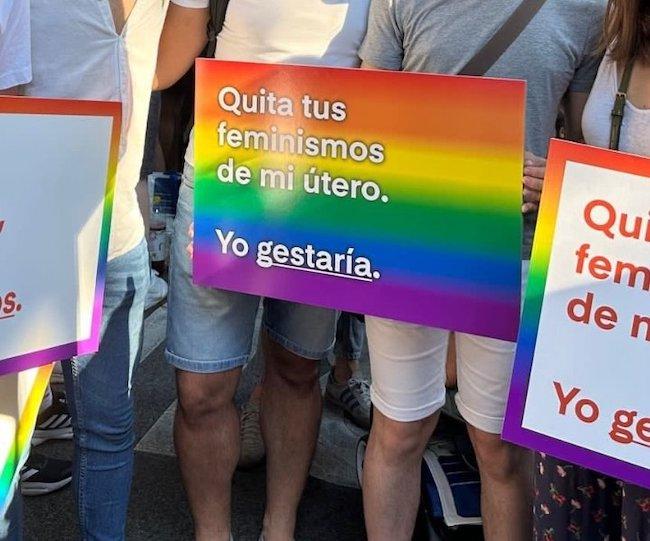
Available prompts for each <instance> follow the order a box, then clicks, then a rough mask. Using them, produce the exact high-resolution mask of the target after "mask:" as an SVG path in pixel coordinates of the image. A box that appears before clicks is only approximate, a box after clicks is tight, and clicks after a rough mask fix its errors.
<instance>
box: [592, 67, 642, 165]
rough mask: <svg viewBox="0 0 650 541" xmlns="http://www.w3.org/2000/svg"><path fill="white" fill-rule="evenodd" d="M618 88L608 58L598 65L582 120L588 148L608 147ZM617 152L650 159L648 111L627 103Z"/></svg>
mask: <svg viewBox="0 0 650 541" xmlns="http://www.w3.org/2000/svg"><path fill="white" fill-rule="evenodd" d="M618 87H619V77H618V69H617V65H616V63H615V62H613V61H612V59H611V58H610V56H609V55H607V56H605V59H604V60H603V62H602V64H601V65H600V69H599V70H598V76H597V77H596V81H595V83H594V87H593V89H592V91H591V95H590V96H589V100H588V101H587V106H586V107H585V112H584V115H583V117H582V132H583V134H584V137H585V142H586V143H587V144H588V145H592V146H597V147H603V148H608V147H609V136H610V132H611V126H612V117H611V115H612V108H613V107H614V101H615V100H616V93H617V92H618ZM619 150H621V151H623V152H629V153H631V154H638V155H641V156H650V109H639V108H638V107H635V106H634V105H633V104H631V103H630V102H629V101H628V102H627V104H626V105H625V116H624V117H623V127H622V129H621V141H620V145H619Z"/></svg>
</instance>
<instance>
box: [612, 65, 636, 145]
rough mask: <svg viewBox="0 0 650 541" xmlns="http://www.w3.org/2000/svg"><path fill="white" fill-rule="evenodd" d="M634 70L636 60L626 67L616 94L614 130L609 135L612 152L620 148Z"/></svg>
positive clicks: (613, 114) (613, 117) (613, 112)
mask: <svg viewBox="0 0 650 541" xmlns="http://www.w3.org/2000/svg"><path fill="white" fill-rule="evenodd" d="M633 68H634V60H630V61H629V62H628V63H627V64H626V65H625V71H624V72H623V77H622V78H621V84H620V86H619V87H618V92H617V93H616V101H615V102H614V109H612V129H611V131H610V133H609V148H610V149H612V150H618V146H619V144H620V142H621V128H622V127H623V117H624V116H625V104H626V103H627V91H628V89H629V88H630V80H631V79H632V70H633Z"/></svg>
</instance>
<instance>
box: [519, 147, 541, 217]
mask: <svg viewBox="0 0 650 541" xmlns="http://www.w3.org/2000/svg"><path fill="white" fill-rule="evenodd" d="M545 174H546V159H544V158H540V157H539V156H536V155H535V154H533V153H532V152H529V151H526V156H525V160H524V177H523V194H524V204H523V206H522V208H521V211H522V212H523V213H524V214H528V213H529V212H534V211H535V210H537V208H538V207H539V201H540V199H541V197H542V185H543V184H544V175H545Z"/></svg>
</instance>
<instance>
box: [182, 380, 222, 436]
mask: <svg viewBox="0 0 650 541" xmlns="http://www.w3.org/2000/svg"><path fill="white" fill-rule="evenodd" d="M222 376H223V377H222ZM177 387H178V413H179V415H181V416H182V417H183V419H184V420H186V421H187V422H189V423H191V424H195V423H199V424H200V423H201V422H202V421H203V420H204V419H206V418H209V417H211V416H214V415H220V414H221V412H223V410H224V409H225V408H228V407H234V406H233V402H232V400H233V396H234V387H233V385H232V383H231V382H230V381H228V377H227V376H226V375H225V374H224V375H222V374H189V373H179V374H178V375H177Z"/></svg>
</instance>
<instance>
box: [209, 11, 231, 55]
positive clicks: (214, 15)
mask: <svg viewBox="0 0 650 541" xmlns="http://www.w3.org/2000/svg"><path fill="white" fill-rule="evenodd" d="M227 9H228V0H210V22H209V23H208V46H207V48H206V50H205V56H207V57H208V58H212V57H214V52H215V51H216V50H217V36H218V35H219V32H221V29H222V28H223V23H224V21H225V20H226V10H227Z"/></svg>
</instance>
